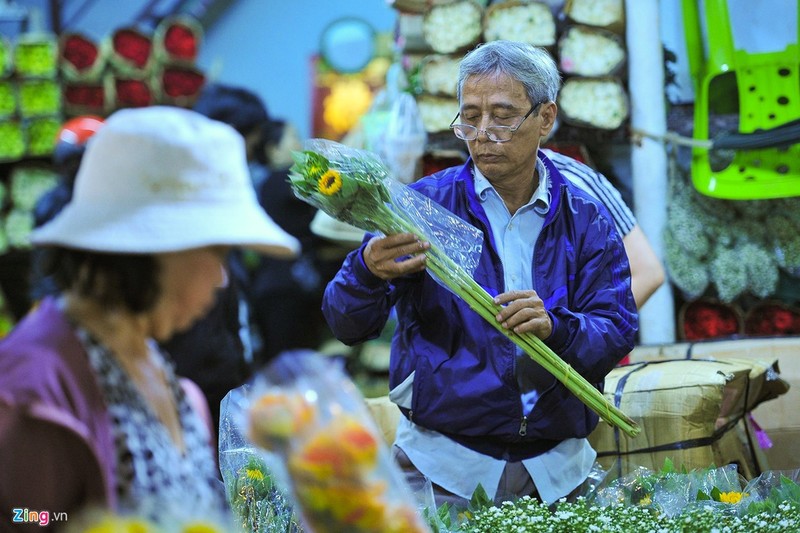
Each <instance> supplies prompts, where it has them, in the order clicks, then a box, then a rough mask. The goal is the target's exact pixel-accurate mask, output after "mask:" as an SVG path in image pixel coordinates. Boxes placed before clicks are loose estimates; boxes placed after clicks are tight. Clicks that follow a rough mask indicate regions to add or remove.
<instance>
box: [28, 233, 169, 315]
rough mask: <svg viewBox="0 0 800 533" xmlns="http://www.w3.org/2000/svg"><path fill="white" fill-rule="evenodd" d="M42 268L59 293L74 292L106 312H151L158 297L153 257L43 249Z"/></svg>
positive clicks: (159, 290)
mask: <svg viewBox="0 0 800 533" xmlns="http://www.w3.org/2000/svg"><path fill="white" fill-rule="evenodd" d="M42 268H43V270H44V273H45V275H51V276H53V279H54V280H55V283H56V285H57V286H58V288H59V289H60V290H62V291H64V290H72V291H76V292H77V293H78V294H79V295H81V296H84V297H88V298H92V299H94V300H97V301H98V302H99V303H101V304H102V305H104V306H106V307H108V308H109V309H114V308H120V307H122V308H125V309H127V310H128V311H131V312H133V313H142V312H144V311H148V310H150V309H152V308H153V306H154V305H155V304H156V301H157V300H158V297H159V295H160V294H161V287H160V285H159V282H158V274H159V265H158V261H156V258H155V257H154V256H153V255H148V254H115V253H103V252H93V251H87V250H76V249H73V248H63V247H52V248H44V249H43V252H42Z"/></svg>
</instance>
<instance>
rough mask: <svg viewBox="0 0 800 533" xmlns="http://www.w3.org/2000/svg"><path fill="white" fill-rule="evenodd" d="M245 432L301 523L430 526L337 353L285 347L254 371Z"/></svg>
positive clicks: (319, 528) (357, 528)
mask: <svg viewBox="0 0 800 533" xmlns="http://www.w3.org/2000/svg"><path fill="white" fill-rule="evenodd" d="M246 413H247V415H246V421H245V422H244V424H245V427H246V428H247V433H246V434H247V437H248V439H249V440H250V441H251V442H252V443H253V444H255V446H257V447H259V448H260V449H262V450H264V452H265V453H264V457H265V461H266V463H267V464H268V465H269V466H270V467H271V468H272V469H273V472H274V473H275V475H276V477H277V478H278V479H279V480H280V479H283V482H284V483H285V485H286V486H288V487H290V488H291V494H292V498H293V500H294V504H295V509H296V511H297V513H298V515H300V516H301V517H302V522H303V527H304V529H306V530H308V531H315V532H317V533H321V532H329V531H330V532H333V531H348V532H352V533H360V532H374V533H383V532H386V533H389V532H397V533H400V532H402V533H414V532H420V533H421V532H427V531H429V529H428V527H427V524H426V522H425V521H424V520H423V519H422V518H421V516H420V514H419V513H418V512H417V504H416V500H415V498H414V495H413V494H412V493H411V492H410V489H409V488H408V487H407V485H406V483H405V479H404V478H403V475H402V473H401V471H400V470H399V468H398V467H397V466H396V464H395V463H394V462H393V461H392V459H391V455H390V453H389V449H388V447H387V446H386V444H385V443H384V441H383V439H382V437H381V433H380V431H379V430H378V429H377V427H376V424H375V422H374V421H373V419H372V418H371V416H370V414H369V410H368V407H367V405H366V403H365V402H364V400H363V398H362V396H361V395H360V393H359V392H358V391H357V389H356V388H355V386H354V385H353V383H352V382H351V381H350V380H349V379H348V378H347V377H346V375H345V374H344V372H343V370H342V369H341V368H340V365H338V364H337V363H336V361H334V360H332V359H329V358H326V357H324V356H321V355H317V354H315V353H313V352H287V353H284V354H283V355H282V356H280V357H279V358H278V359H277V360H276V361H275V362H274V363H272V364H271V365H270V366H269V367H268V368H267V369H265V370H264V371H263V373H262V374H261V375H260V376H258V378H257V379H256V381H255V383H254V384H253V387H252V394H251V396H250V402H249V406H248V408H247V410H246Z"/></svg>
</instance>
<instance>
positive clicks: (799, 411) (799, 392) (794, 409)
mask: <svg viewBox="0 0 800 533" xmlns="http://www.w3.org/2000/svg"><path fill="white" fill-rule="evenodd" d="M667 359H712V360H720V361H721V360H729V359H754V360H762V361H763V360H766V361H773V360H774V361H776V365H775V368H774V369H773V371H772V372H768V374H767V382H766V384H765V385H766V386H768V387H771V388H772V389H773V392H774V393H775V394H776V396H775V398H774V399H772V400H770V401H766V400H765V403H763V404H762V405H760V406H758V407H755V408H754V409H753V411H752V416H753V419H754V421H755V423H756V424H757V425H758V426H760V428H761V429H762V430H763V431H764V432H765V433H766V435H767V436H768V438H769V440H771V441H772V446H771V447H769V448H764V449H757V450H755V452H756V454H757V455H759V456H761V460H760V468H761V470H793V469H797V468H800V408H799V407H800V337H797V336H791V337H777V338H770V339H757V338H749V339H738V340H724V341H706V342H698V343H688V342H684V343H675V344H662V345H647V346H637V347H636V349H634V350H633V352H632V353H631V361H632V362H642V361H663V360H667ZM784 388H785V389H787V390H785V391H783V392H781V390H782V389H784ZM757 429H758V428H754V427H752V426H751V427H750V431H751V432H752V433H753V435H750V436H749V438H750V440H753V441H757V440H758V439H757Z"/></svg>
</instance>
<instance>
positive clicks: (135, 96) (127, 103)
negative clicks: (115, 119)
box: [116, 80, 153, 107]
mask: <svg viewBox="0 0 800 533" xmlns="http://www.w3.org/2000/svg"><path fill="white" fill-rule="evenodd" d="M116 89H117V104H118V105H119V106H121V107H145V106H148V105H151V104H152V103H153V93H152V91H150V87H149V86H148V85H147V83H145V82H143V81H141V80H116Z"/></svg>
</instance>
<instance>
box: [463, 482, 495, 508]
mask: <svg viewBox="0 0 800 533" xmlns="http://www.w3.org/2000/svg"><path fill="white" fill-rule="evenodd" d="M492 506H494V502H493V501H492V500H490V499H489V495H488V494H486V490H484V488H483V485H481V484H480V483H478V486H477V487H475V492H473V493H472V498H470V500H469V507H468V509H469V510H470V511H472V512H473V513H474V512H476V511H481V510H483V509H488V508H489V507H492Z"/></svg>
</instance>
